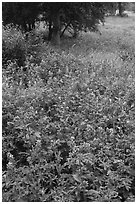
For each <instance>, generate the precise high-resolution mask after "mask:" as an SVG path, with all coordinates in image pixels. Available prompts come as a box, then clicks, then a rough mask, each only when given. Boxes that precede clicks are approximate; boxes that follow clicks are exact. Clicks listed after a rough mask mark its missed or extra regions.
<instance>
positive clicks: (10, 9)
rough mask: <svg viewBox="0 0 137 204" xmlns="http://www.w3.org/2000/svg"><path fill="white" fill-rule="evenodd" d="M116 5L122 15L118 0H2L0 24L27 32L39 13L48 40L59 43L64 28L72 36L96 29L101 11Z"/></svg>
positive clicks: (33, 24)
mask: <svg viewBox="0 0 137 204" xmlns="http://www.w3.org/2000/svg"><path fill="white" fill-rule="evenodd" d="M117 8H119V9H120V11H119V13H120V15H122V9H123V3H120V2H119V3H116V2H112V3H110V2H107V3H105V2H4V3H3V4H2V9H3V13H2V14H3V15H2V19H3V24H9V23H13V24H17V25H19V26H21V28H22V29H23V30H24V31H30V30H31V29H33V28H34V27H35V21H37V20H38V17H39V15H42V16H43V20H44V21H45V22H46V24H47V25H48V28H49V35H48V40H52V42H53V43H54V44H58V45H59V44H60V37H62V35H63V34H64V32H65V30H66V29H68V28H69V29H71V30H72V31H73V36H74V37H76V36H77V33H78V32H79V31H82V30H83V31H87V30H90V31H91V30H92V31H97V25H98V24H99V22H100V21H104V14H105V12H106V11H111V12H112V13H115V11H116V9H117Z"/></svg>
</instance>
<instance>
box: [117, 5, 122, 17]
mask: <svg viewBox="0 0 137 204" xmlns="http://www.w3.org/2000/svg"><path fill="white" fill-rule="evenodd" d="M118 10H119V16H122V3H121V2H118Z"/></svg>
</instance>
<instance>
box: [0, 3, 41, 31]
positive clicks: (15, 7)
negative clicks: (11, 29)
mask: <svg viewBox="0 0 137 204" xmlns="http://www.w3.org/2000/svg"><path fill="white" fill-rule="evenodd" d="M39 4H40V3H38V2H33V3H31V2H27V3H26V2H3V3H2V20H3V23H4V25H6V24H10V23H13V24H14V25H19V26H21V27H22V29H24V30H25V31H30V30H32V29H33V28H34V26H35V25H34V24H35V20H36V18H37V16H38V14H39Z"/></svg>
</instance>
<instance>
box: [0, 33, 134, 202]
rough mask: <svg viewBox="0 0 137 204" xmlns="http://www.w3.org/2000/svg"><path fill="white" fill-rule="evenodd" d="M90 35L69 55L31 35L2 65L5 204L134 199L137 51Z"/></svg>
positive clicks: (3, 187)
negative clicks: (22, 55) (20, 59)
mask: <svg viewBox="0 0 137 204" xmlns="http://www.w3.org/2000/svg"><path fill="white" fill-rule="evenodd" d="M107 32H108V31H107ZM110 34H112V33H111V30H110ZM86 35H88V38H85V36H86ZM86 35H84V36H83V38H82V37H80V38H81V42H84V44H83V45H85V46H83V48H82V47H81V49H80V50H78V46H82V45H80V44H77V43H76V45H75V46H73V47H72V46H71V47H69V51H68V49H65V48H64V47H62V50H56V49H53V47H52V46H51V45H47V44H46V43H43V42H42V40H41V38H39V39H37V41H35V39H34V41H33V42H32V41H31V39H32V37H30V41H31V42H30V41H29V42H30V44H29V46H28V48H27V49H28V50H27V53H29V54H28V55H26V59H25V62H24V65H23V66H21V67H20V68H19V66H18V64H17V62H16V60H15V61H12V62H10V63H8V64H6V68H5V66H4V69H3V87H2V88H3V102H2V103H3V104H2V105H3V109H2V113H3V117H2V120H3V121H2V125H3V129H2V133H3V139H2V142H3V151H2V154H3V157H2V158H3V165H2V167H3V184H2V189H3V201H4V202H14V201H28V202H51V201H52V202H95V201H96V202H115V201H134V197H135V196H134V195H135V160H134V156H135V155H134V148H135V147H134V145H135V143H134V140H135V138H134V135H135V125H134V119H135V93H134V47H133V44H130V45H129V44H128V45H127V47H124V48H122V51H121V49H120V44H115V49H114V47H113V49H112V52H110V50H108V51H107V52H106V50H107V48H108V46H107V42H106V41H104V45H101V44H98V43H99V39H97V41H96V39H95V41H94V42H96V46H95V47H96V49H94V46H93V47H92V44H91V47H88V46H89V40H90V39H91V41H92V36H90V35H89V34H86ZM115 35H116V33H115ZM4 36H5V35H4ZM113 37H114V38H111V40H110V46H111V45H112V44H114V41H113V40H114V39H116V38H115V37H116V36H113ZM96 38H98V37H96ZM82 40H83V41H82ZM86 40H87V41H86ZM104 40H105V38H104ZM101 41H102V42H103V37H101V38H100V42H101ZM119 41H120V42H121V44H122V43H123V44H124V45H125V42H122V38H120V37H119ZM76 42H77V41H76ZM37 43H41V44H38V46H36V49H37V53H35V51H34V50H33V49H32V47H33V48H34V45H37ZM68 43H69V42H68ZM105 43H106V44H105ZM128 43H129V42H128ZM32 44H33V46H31V45H32ZM40 45H41V50H40ZM65 46H66V45H65ZM68 46H69V44H68ZM86 47H87V48H88V50H87V51H86ZM98 48H99V49H98ZM100 48H101V49H100ZM127 48H128V49H127ZM101 50H102V51H101ZM103 50H104V51H105V52H103ZM130 50H132V52H130ZM123 53H124V54H125V53H126V54H125V55H126V56H125V55H123ZM121 56H122V57H121ZM123 56H125V57H123ZM4 65H5V63H4Z"/></svg>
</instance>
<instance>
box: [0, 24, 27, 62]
mask: <svg viewBox="0 0 137 204" xmlns="http://www.w3.org/2000/svg"><path fill="white" fill-rule="evenodd" d="M25 59H26V42H25V37H24V34H23V33H22V32H21V30H20V29H19V28H18V27H17V26H13V25H11V24H10V25H7V26H3V28H2V63H3V65H5V64H7V61H8V60H11V61H12V62H15V61H16V62H17V64H18V66H23V65H24V62H25Z"/></svg>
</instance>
